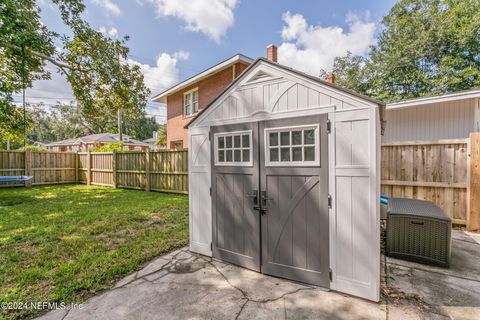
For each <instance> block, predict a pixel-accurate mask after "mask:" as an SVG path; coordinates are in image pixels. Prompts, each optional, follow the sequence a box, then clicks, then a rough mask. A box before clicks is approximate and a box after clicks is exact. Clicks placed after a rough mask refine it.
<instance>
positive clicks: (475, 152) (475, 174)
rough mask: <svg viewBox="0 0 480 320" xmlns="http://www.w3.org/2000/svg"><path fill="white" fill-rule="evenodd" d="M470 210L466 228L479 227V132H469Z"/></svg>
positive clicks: (470, 229) (473, 228)
mask: <svg viewBox="0 0 480 320" xmlns="http://www.w3.org/2000/svg"><path fill="white" fill-rule="evenodd" d="M469 187H470V199H469V200H468V201H470V210H468V212H467V230H469V231H472V230H478V229H480V132H472V133H470V186H469Z"/></svg>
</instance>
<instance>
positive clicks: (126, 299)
mask: <svg viewBox="0 0 480 320" xmlns="http://www.w3.org/2000/svg"><path fill="white" fill-rule="evenodd" d="M475 236H476V235H475ZM453 239H454V240H453V249H452V250H453V256H452V268H451V269H443V268H436V267H430V266H425V265H420V264H416V263H410V262H406V261H401V260H397V259H390V258H386V259H384V263H386V268H385V269H384V270H386V274H385V273H384V275H386V276H385V280H386V281H384V284H383V290H382V291H383V292H384V293H386V295H385V296H384V297H383V299H382V301H381V302H380V303H373V302H369V301H366V300H363V299H358V298H355V297H350V296H347V295H344V294H340V293H337V292H333V291H327V290H325V289H321V288H317V287H312V286H308V285H304V284H300V283H296V282H292V281H288V280H285V279H279V278H274V277H270V276H267V275H264V274H261V273H257V272H253V271H250V270H247V269H243V268H240V267H237V266H233V265H230V264H226V263H222V262H218V261H213V260H212V259H210V258H207V257H204V256H200V255H196V254H193V253H190V252H188V250H187V249H186V248H184V249H180V250H177V251H175V252H172V253H170V254H168V255H164V256H162V257H159V258H157V259H155V260H154V261H152V262H150V263H148V264H147V265H146V266H145V267H144V268H143V269H142V270H140V271H138V272H136V273H133V274H131V275H129V276H127V277H125V278H123V279H122V280H120V281H119V282H118V283H117V284H116V286H115V287H114V288H112V289H110V290H107V291H105V292H104V293H102V294H100V295H98V296H96V297H93V298H92V299H90V300H89V301H88V302H87V303H86V305H85V307H84V308H82V309H80V310H71V311H69V312H67V311H61V310H59V311H52V312H50V313H47V314H45V315H43V316H42V317H41V319H245V320H246V319H339V320H343V319H345V320H346V319H389V320H392V319H402V320H403V319H439V320H443V319H480V313H479V312H480V309H479V307H478V306H480V281H479V278H478V276H479V273H480V272H479V270H480V264H479V263H478V261H480V260H479V252H480V242H477V241H476V240H474V239H475V237H471V236H470V235H468V234H463V233H459V232H454V237H453ZM472 239H473V240H472Z"/></svg>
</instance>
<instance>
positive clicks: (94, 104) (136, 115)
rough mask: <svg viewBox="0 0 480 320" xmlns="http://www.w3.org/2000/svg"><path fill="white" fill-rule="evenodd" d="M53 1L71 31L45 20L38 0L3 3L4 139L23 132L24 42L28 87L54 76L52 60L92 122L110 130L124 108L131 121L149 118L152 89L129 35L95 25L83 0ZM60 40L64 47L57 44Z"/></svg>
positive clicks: (0, 105) (0, 77)
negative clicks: (18, 101)
mask: <svg viewBox="0 0 480 320" xmlns="http://www.w3.org/2000/svg"><path fill="white" fill-rule="evenodd" d="M52 2H53V3H54V4H56V5H57V6H58V9H59V11H60V14H61V17H62V20H63V22H64V24H65V25H66V26H67V27H69V29H70V30H69V32H68V33H69V35H68V36H67V35H59V34H56V33H53V32H51V31H49V30H48V28H47V26H44V25H43V24H42V23H41V21H40V18H39V13H40V9H39V7H38V6H37V5H36V4H35V2H34V1H33V0H3V1H2V3H1V4H0V63H1V67H0V111H2V114H3V113H5V114H6V115H7V116H5V117H4V116H3V115H2V117H1V118H0V124H1V125H0V128H1V129H0V142H2V141H5V140H6V139H14V138H16V139H20V138H19V137H20V136H21V135H22V133H23V126H21V128H20V122H19V121H22V122H23V118H20V116H21V114H20V113H18V112H15V111H16V109H15V108H14V107H13V106H12V95H13V94H15V93H18V92H19V91H20V90H21V88H22V82H21V54H20V53H21V50H20V49H21V47H22V46H24V47H25V57H26V86H27V87H30V86H31V84H32V81H34V80H36V79H49V78H50V74H49V73H48V72H47V71H46V70H45V69H44V68H43V65H44V63H45V62H47V61H48V62H50V63H52V64H53V65H55V66H56V67H58V69H59V71H60V72H61V73H63V74H65V76H66V78H67V80H68V81H69V83H70V85H71V87H72V91H73V93H74V95H75V98H76V100H77V103H78V105H79V106H80V108H79V110H80V112H81V115H82V117H83V118H84V119H87V120H88V122H89V123H90V124H92V123H93V124H94V125H95V126H97V127H100V128H102V131H104V130H106V129H107V127H108V126H111V124H112V123H115V121H111V119H114V118H115V117H116V113H117V111H118V110H119V109H123V110H124V115H125V119H126V120H128V121H132V122H135V121H139V119H142V120H143V111H144V108H145V106H146V101H147V98H148V96H149V94H150V91H149V90H148V88H146V87H145V85H144V80H143V75H142V73H141V71H140V67H139V66H138V65H135V64H132V63H129V62H128V59H127V56H128V52H129V49H128V47H127V46H126V42H127V40H128V37H125V38H123V39H119V40H117V39H111V38H109V37H106V36H104V35H103V34H102V33H101V32H98V31H96V30H94V29H93V28H92V27H90V26H89V24H88V23H87V22H85V21H84V20H83V19H82V14H83V12H84V10H85V6H84V4H83V1H82V0H52ZM54 42H55V43H56V44H59V45H60V46H61V50H58V51H57V50H55V47H54V45H53V43H54ZM20 119H21V120H20ZM107 125H108V126H107ZM109 131H112V130H109ZM139 131H140V130H139ZM150 134H151V133H150ZM12 137H13V138H12Z"/></svg>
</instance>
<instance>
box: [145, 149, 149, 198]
mask: <svg viewBox="0 0 480 320" xmlns="http://www.w3.org/2000/svg"><path fill="white" fill-rule="evenodd" d="M145 190H146V191H150V150H149V149H147V150H146V151H145Z"/></svg>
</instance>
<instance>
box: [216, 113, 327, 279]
mask: <svg viewBox="0 0 480 320" xmlns="http://www.w3.org/2000/svg"><path fill="white" fill-rule="evenodd" d="M211 145H212V160H213V159H214V160H213V161H212V210H213V212H212V215H213V219H212V221H213V228H212V230H213V238H212V241H213V242H212V252H213V256H214V257H215V258H218V259H220V260H223V261H227V262H230V263H233V264H236V265H239V266H242V267H246V268H249V269H252V270H256V271H260V272H263V273H265V274H269V275H273V276H278V277H282V278H287V279H291V280H295V281H300V282H305V283H309V284H314V285H318V286H322V287H329V284H330V281H329V251H328V248H329V243H328V239H329V237H328V230H329V227H328V168H327V164H328V156H327V150H328V148H327V116H326V115H318V116H313V117H308V118H305V117H302V118H294V119H282V120H269V121H259V122H251V123H244V124H235V125H227V126H216V127H212V143H211Z"/></svg>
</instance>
